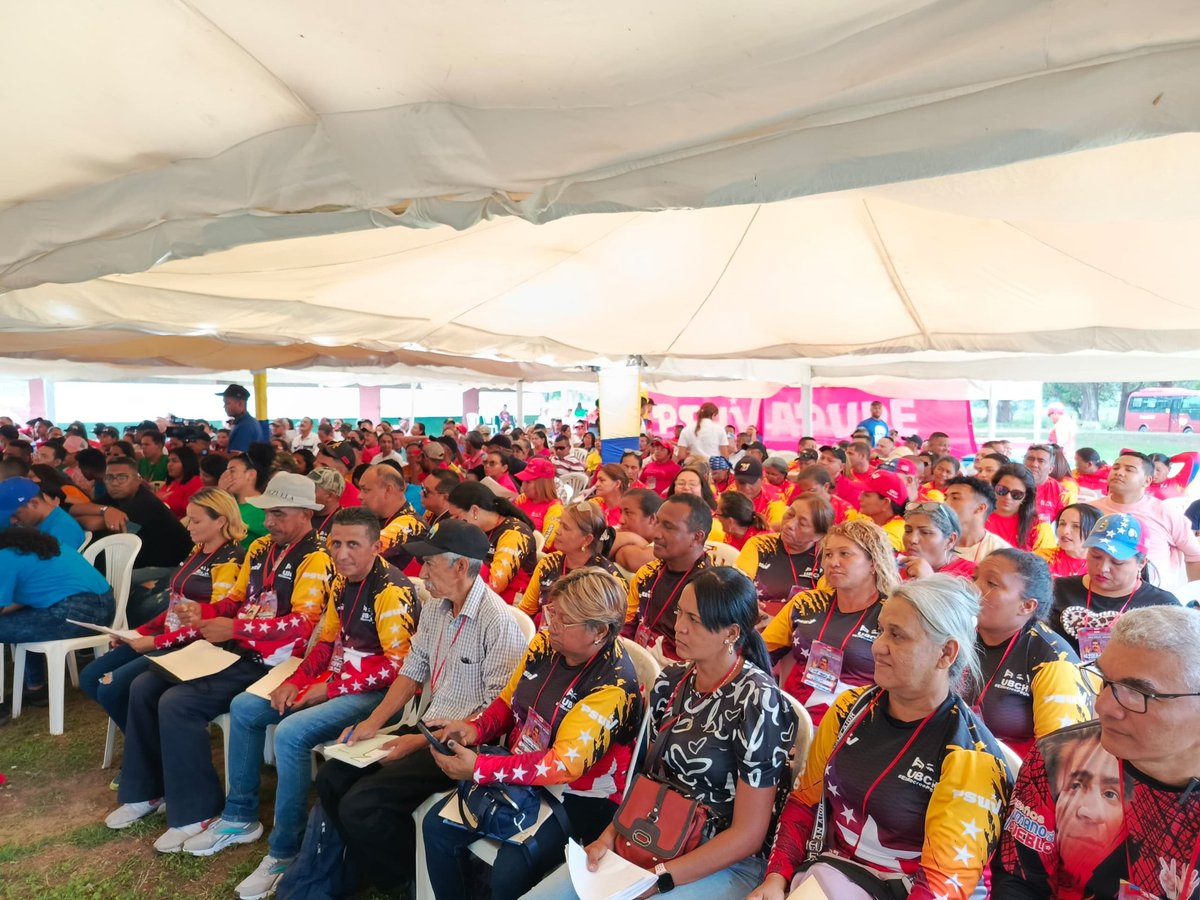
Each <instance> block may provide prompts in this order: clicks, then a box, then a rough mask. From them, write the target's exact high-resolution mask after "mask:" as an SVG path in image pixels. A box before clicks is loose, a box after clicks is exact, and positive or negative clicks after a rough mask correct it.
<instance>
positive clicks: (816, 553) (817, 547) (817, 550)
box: [779, 538, 821, 640]
mask: <svg viewBox="0 0 1200 900" xmlns="http://www.w3.org/2000/svg"><path fill="white" fill-rule="evenodd" d="M779 546H780V547H782V548H783V552H784V555H785V556H787V561H788V565H789V566H790V567H791V569H792V584H798V583H799V581H800V576H799V575H797V574H796V563H795V562H793V561H792V554H790V553H788V551H787V547H784V546H783V538H780V539H779ZM810 549H812V550H813V557H812V558H813V565H814V566H815V565H816V562H817V560H819V559H820V558H821V542H820V541H817V543H815V544H814V545H813V547H812V548H810ZM800 552H801V553H807V552H808V550H801V551H800ZM809 571H812V567H810V568H809ZM806 577H807V578H808V589H809V590H810V591H811V590H812V589H813V588H815V587H816V586H817V580H818V579H816V578H813V577H812V576H811V575H808V576H806ZM818 640H820V639H819V638H818Z"/></svg>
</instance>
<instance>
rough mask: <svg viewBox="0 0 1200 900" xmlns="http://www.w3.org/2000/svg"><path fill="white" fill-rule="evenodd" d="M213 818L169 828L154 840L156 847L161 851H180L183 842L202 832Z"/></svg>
mask: <svg viewBox="0 0 1200 900" xmlns="http://www.w3.org/2000/svg"><path fill="white" fill-rule="evenodd" d="M211 821H212V819H206V820H205V821H203V822H193V823H192V824H191V825H181V826H180V827H179V828H168V829H167V830H166V831H164V832H163V833H162V834H161V835H160V836H159V838H158V840H157V841H155V842H154V849H155V850H157V851H158V852H159V853H178V852H179V851H180V850H182V849H183V842H184V841H186V840H187V839H188V838H190V837H195V836H196V835H198V834H199V833H200V832H202V831H203V830H204V828H205V826H207V825H208V823H209V822H211Z"/></svg>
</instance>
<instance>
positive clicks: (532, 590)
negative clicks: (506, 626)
mask: <svg viewBox="0 0 1200 900" xmlns="http://www.w3.org/2000/svg"><path fill="white" fill-rule="evenodd" d="M584 565H585V566H595V567H597V568H600V569H603V570H604V571H605V572H607V573H608V574H609V575H613V576H616V577H617V578H620V577H621V576H620V575H618V574H617V567H616V565H615V564H614V563H613V562H612V561H611V560H609V559H606V558H605V557H603V556H599V555H596V556H593V557H592V558H591V559H589V560H588V561H587V562H586V563H584ZM566 574H567V555H566V554H565V553H563V552H562V551H561V550H559V551H556V552H554V553H547V554H546V555H545V556H543V557H542V558H541V559H540V560H538V564H537V566H536V567H535V568H534V570H533V577H532V578H530V579H529V587H527V588H525V593H524V595H522V597H521V600H520V602H518V604H517V607H518V608H519V609H520V610H521V612H523V613H525V614H526V615H527V616H529V617H530V618H532V617H534V616H536V615H538V613H540V612H541V610H542V603H544V602H545V599H546V597H548V596H549V594H550V589H551V588H552V587H554V583H555V582H556V581H558V579H560V578H562V577H563V576H564V575H566ZM622 584H623V582H622Z"/></svg>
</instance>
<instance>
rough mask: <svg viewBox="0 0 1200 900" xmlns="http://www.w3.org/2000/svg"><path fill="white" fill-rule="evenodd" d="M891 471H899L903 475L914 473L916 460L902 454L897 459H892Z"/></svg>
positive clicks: (915, 471) (915, 472)
mask: <svg viewBox="0 0 1200 900" xmlns="http://www.w3.org/2000/svg"><path fill="white" fill-rule="evenodd" d="M892 471H894V472H901V473H903V474H905V475H916V474H917V461H916V460H915V459H910V458H909V457H907V456H902V457H900V458H899V459H895V460H892Z"/></svg>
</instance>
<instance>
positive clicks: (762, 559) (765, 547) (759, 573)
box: [735, 533, 821, 603]
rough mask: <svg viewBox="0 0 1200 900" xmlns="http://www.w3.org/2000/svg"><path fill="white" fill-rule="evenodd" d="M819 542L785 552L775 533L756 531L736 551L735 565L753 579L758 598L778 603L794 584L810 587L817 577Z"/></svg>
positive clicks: (804, 587) (818, 574) (819, 565)
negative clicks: (737, 551)
mask: <svg viewBox="0 0 1200 900" xmlns="http://www.w3.org/2000/svg"><path fill="white" fill-rule="evenodd" d="M819 548H820V544H814V545H813V546H812V547H810V548H809V549H808V550H804V551H802V552H800V553H788V552H787V548H786V547H784V546H783V538H782V537H780V536H779V535H778V534H773V533H772V534H758V535H755V536H754V537H752V538H751V539H750V540H748V541H746V543H745V545H744V546H743V547H742V552H741V553H739V554H738V558H737V563H735V565H736V566H737V568H739V569H741V570H742V571H743V572H745V573H746V577H747V578H749V579H750V580H751V581H753V582H754V587H755V589H756V590H757V591H758V599H759V601H761V602H770V603H782V602H783V601H786V600H787V599H788V598H789V597H791V596H792V591H793V589H794V588H797V587H798V588H800V589H801V590H803V591H810V590H812V589H813V588H815V587H816V586H817V583H818V582H819V581H820V580H821V560H820V559H819V557H818V555H817V554H818V552H819Z"/></svg>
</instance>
